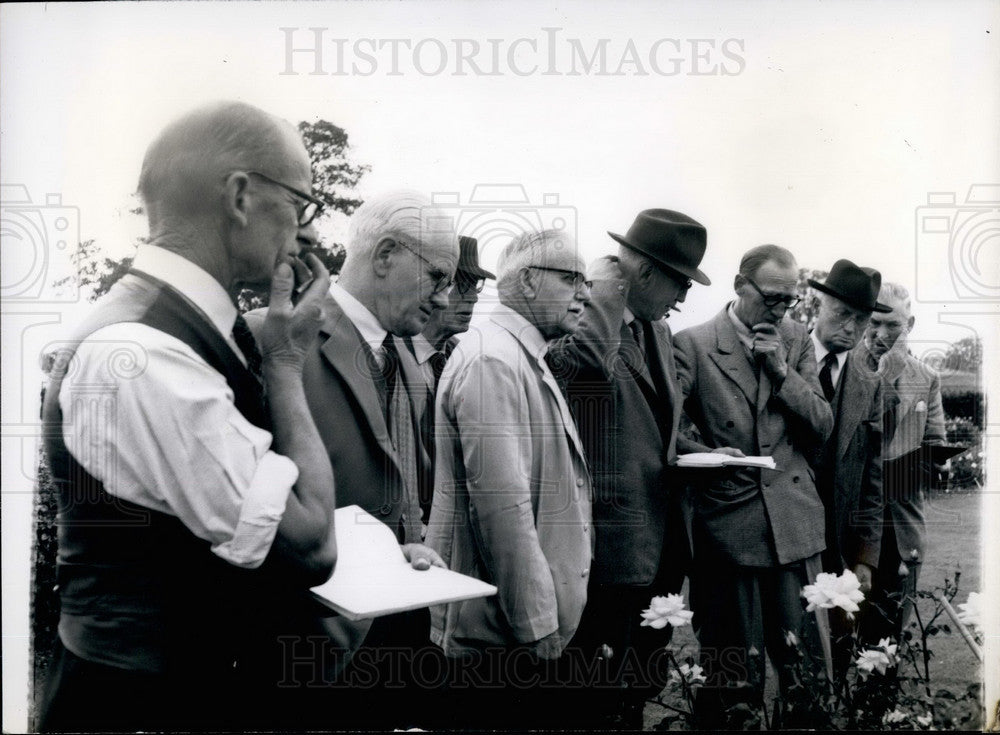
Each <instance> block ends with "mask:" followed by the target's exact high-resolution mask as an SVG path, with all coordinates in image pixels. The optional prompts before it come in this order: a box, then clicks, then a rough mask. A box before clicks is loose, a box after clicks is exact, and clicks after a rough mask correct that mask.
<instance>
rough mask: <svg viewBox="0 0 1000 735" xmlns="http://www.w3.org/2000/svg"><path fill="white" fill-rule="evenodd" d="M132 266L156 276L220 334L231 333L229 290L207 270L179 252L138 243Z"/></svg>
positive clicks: (233, 308) (233, 314)
mask: <svg viewBox="0 0 1000 735" xmlns="http://www.w3.org/2000/svg"><path fill="white" fill-rule="evenodd" d="M132 267H133V268H134V269H136V270H139V271H142V272H144V273H148V274H149V275H151V276H153V277H155V278H159V279H160V280H161V281H163V282H164V283H166V284H167V285H169V286H170V287H171V288H173V289H175V290H176V291H178V292H180V293H181V295H182V296H184V298H186V299H187V300H188V301H190V302H191V303H192V304H194V305H195V306H196V307H198V308H199V309H200V310H201V311H202V313H204V314H205V316H207V317H208V320H209V321H210V322H212V325H213V326H214V327H215V328H216V329H218V330H219V333H220V334H222V335H223V336H224V337H228V336H229V335H230V334H232V331H233V325H234V324H235V323H236V315H237V313H238V312H237V310H236V306H235V305H234V304H233V302H232V301H231V300H230V298H229V294H228V293H226V290H225V289H224V288H223V287H222V284H220V283H219V282H218V281H217V280H215V279H214V278H213V277H212V276H210V275H209V274H208V271H206V270H204V269H202V268H201V267H200V266H197V265H195V264H194V263H192V262H191V261H190V260H188V259H187V258H185V257H184V256H183V255H179V254H177V253H175V252H173V251H171V250H166V249H165V248H161V247H158V246H156V245H149V244H144V245H140V246H139V249H138V251H137V252H136V254H135V259H134V260H133V261H132Z"/></svg>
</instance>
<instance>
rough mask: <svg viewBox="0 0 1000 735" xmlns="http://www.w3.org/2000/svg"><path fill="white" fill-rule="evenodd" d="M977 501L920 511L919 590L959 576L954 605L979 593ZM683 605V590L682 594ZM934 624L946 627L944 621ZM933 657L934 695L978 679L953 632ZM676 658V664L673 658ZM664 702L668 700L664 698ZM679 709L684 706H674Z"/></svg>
mask: <svg viewBox="0 0 1000 735" xmlns="http://www.w3.org/2000/svg"><path fill="white" fill-rule="evenodd" d="M981 499H982V498H981V496H980V495H979V494H978V493H952V494H946V495H938V496H936V497H934V498H933V499H931V500H929V501H928V502H927V503H926V505H925V515H926V521H927V537H926V543H925V549H924V564H923V568H922V569H921V572H920V580H919V587H920V589H922V590H928V591H931V590H933V589H934V588H935V587H943V586H944V582H945V579H954V576H955V573H956V572H960V578H959V592H958V595H957V596H956V597H955V599H954V601H953V605H954V607H955V608H956V610H957V609H958V605H959V604H960V603H963V602H965V601H966V599H967V598H968V596H969V592H974V591H979V590H980V589H981V587H980V575H981V570H982V556H981V553H982V552H981V543H980V539H981V530H980V519H981V517H982V515H981V513H980V507H981ZM684 595H685V599H687V584H686V583H685V589H684ZM918 605H919V607H918V609H919V611H920V613H921V615H922V616H923V619H924V620H925V621H926V620H927V619H928V617H929V616H930V614H931V612H932V610H933V608H934V602H933V600H927V599H922V600H920V601H919V603H918ZM937 622H938V623H946V624H949V625H951V620H950V619H948V618H947V617H945V616H942V618H939V619H938V621H937ZM681 646H683V651H684V652H683V655H688V654H690V655H694V656H696V655H697V651H698V642H697V640H696V639H695V637H694V632H693V631H692V629H691V628H690V626H688V627H685V628H680V629H678V630H675V631H674V636H673V643H672V647H673V648H677V647H681ZM929 648H930V650H932V651H933V653H934V656H933V658H932V659H931V662H930V676H931V684H932V688H933V689H934V690H938V689H950V690H952V691H954V692H961V691H964V690H965V688H966V687H967V686H968V685H969V684H972V683H974V682H978V681H980V680H981V678H982V665H981V664H980V663H979V661H978V660H977V659H976V657H975V655H974V654H973V653H972V651H971V650H970V649H969V647H968V646H967V645H966V643H965V641H964V640H963V639H962V636H961V635H960V634H959V633H958V632H957V631H956V630H954V626H953V625H952V632H951V633H950V634H946V633H939V634H938V635H936V636H934V637H933V638H932V639H931V640H930V642H929ZM678 658H681V657H680V656H678ZM774 679H775V677H774V674H773V670H769V671H768V688H767V694H766V696H767V701H773V698H774V695H775V691H774V685H773V682H774ZM664 695H665V696H664V699H666V700H668V701H669V699H670V697H667V696H666V692H665V693H664ZM677 704H678V706H683V705H682V704H681V703H680V702H677ZM664 714H666V711H665V710H664V709H663V708H662V707H659V706H658V705H655V704H647V705H646V711H645V713H644V723H643V724H644V729H646V730H653V729H654V728H655V726H656V725H657V724H658V723H659V722H660V720H661V719H662V717H663V716H664Z"/></svg>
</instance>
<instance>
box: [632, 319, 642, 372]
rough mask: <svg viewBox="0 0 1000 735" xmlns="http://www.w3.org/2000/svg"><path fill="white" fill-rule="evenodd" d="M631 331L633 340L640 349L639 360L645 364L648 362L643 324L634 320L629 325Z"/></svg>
mask: <svg viewBox="0 0 1000 735" xmlns="http://www.w3.org/2000/svg"><path fill="white" fill-rule="evenodd" d="M628 326H629V329H631V330H632V339H634V340H635V344H636V346H638V348H639V359H640V360H641V361H642V363H643V364H645V362H646V334H645V332H644V330H643V328H642V322H641V321H639V320H638V319H633V320H632V323H631V324H629V325H628Z"/></svg>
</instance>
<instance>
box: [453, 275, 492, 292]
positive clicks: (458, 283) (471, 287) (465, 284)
mask: <svg viewBox="0 0 1000 735" xmlns="http://www.w3.org/2000/svg"><path fill="white" fill-rule="evenodd" d="M454 286H455V288H457V289H458V292H459V293H460V294H462V295H463V296H464V295H465V294H467V293H469V291H475V292H476V293H482V292H483V288H485V287H486V279H485V278H472V277H471V276H465V275H462V274H459V275H458V278H456V279H455V284H454Z"/></svg>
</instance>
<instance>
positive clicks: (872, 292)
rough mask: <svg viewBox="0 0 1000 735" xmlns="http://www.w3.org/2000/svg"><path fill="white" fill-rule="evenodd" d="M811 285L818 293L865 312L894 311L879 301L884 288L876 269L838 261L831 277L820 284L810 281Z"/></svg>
mask: <svg viewBox="0 0 1000 735" xmlns="http://www.w3.org/2000/svg"><path fill="white" fill-rule="evenodd" d="M809 285H810V286H812V287H813V288H815V289H816V290H817V291H822V292H823V293H826V294H830V295H831V296H833V297H835V298H838V299H840V300H841V301H843V302H844V303H845V304H849V305H850V306H853V307H854V308H856V309H861V310H863V311H879V312H882V313H883V314H885V313H888V312H890V311H892V307H891V306H886V305H885V304H881V303H879V301H878V292H879V289H881V288H882V274H881V273H879V272H878V271H877V270H875V269H874V268H862V267H861V266H858V265H854V263H852V262H851V261H849V260H844V259H841V260H838V261H837V262H836V263H834V264H833V268H831V269H830V275H828V276H827V277H826V280H825V281H823V282H822V283H820V282H819V281H814V280H813V279H812V278H810V279H809Z"/></svg>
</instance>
